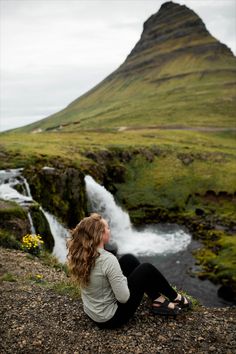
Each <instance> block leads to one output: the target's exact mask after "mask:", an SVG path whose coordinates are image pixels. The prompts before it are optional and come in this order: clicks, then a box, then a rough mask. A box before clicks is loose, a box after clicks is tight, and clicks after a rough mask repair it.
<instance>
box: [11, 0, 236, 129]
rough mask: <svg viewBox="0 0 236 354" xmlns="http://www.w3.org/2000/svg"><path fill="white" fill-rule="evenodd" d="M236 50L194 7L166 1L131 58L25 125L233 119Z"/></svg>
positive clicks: (203, 123)
mask: <svg viewBox="0 0 236 354" xmlns="http://www.w3.org/2000/svg"><path fill="white" fill-rule="evenodd" d="M235 86H236V58H235V56H234V55H233V53H232V52H231V50H230V49H229V48H228V47H227V46H226V45H224V44H222V43H220V42H219V41H218V40H217V39H215V38H214V37H212V36H211V34H210V33H209V32H208V31H207V29H206V27H205V25H204V23H203V22H202V20H201V19H200V18H199V17H198V16H197V15H196V14H195V13H194V12H193V11H192V10H190V9H189V8H187V7H186V6H184V5H179V4H176V3H173V2H171V1H170V2H166V3H165V4H163V5H162V6H161V8H160V10H159V11H158V12H157V13H156V14H154V15H152V16H151V17H150V18H149V19H148V20H147V21H146V22H145V23H144V28H143V32H142V35H141V38H140V40H139V41H138V43H137V44H136V45H135V47H134V48H133V50H132V51H131V53H130V54H129V55H128V57H127V59H126V60H125V62H124V63H123V64H122V65H121V66H120V67H119V68H118V69H117V70H116V71H114V72H113V73H112V74H111V75H109V76H108V77H107V78H106V79H105V80H103V81H102V82H101V83H100V84H99V85H97V86H96V87H94V88H93V89H92V90H90V91H89V92H87V93H86V94H84V95H83V96H81V97H79V98H78V99H77V100H75V101H74V102H72V103H71V104H70V105H69V106H68V107H66V108H65V109H64V110H62V111H60V112H58V113H56V114H54V115H52V116H50V117H48V118H45V119H43V120H40V121H38V122H37V123H34V124H31V125H28V126H25V127H23V128H20V129H18V130H17V131H37V130H39V131H41V130H42V131H45V130H47V131H50V130H61V131H76V130H80V129H116V130H119V129H120V130H122V129H127V127H130V128H135V129H136V128H142V127H153V126H155V127H156V126H160V127H169V126H171V127H173V126H174V127H175V126H180V127H196V126H200V127H209V126H210V127H226V128H230V127H233V126H234V124H235V118H234V117H235V116H234V114H235V107H236V95H235Z"/></svg>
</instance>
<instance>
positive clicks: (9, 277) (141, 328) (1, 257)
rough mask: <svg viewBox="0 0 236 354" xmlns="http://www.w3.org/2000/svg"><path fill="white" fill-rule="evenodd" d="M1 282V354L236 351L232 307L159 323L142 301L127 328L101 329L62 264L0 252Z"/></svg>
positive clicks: (203, 310) (204, 310) (198, 311)
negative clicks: (89, 315)
mask: <svg viewBox="0 0 236 354" xmlns="http://www.w3.org/2000/svg"><path fill="white" fill-rule="evenodd" d="M0 279H1V306H0V312H1V314H0V316H1V324H2V326H1V332H2V333H1V338H2V340H1V343H0V352H1V353H17V354H19V353H22V354H23V353H24V354H27V353H29V354H31V353H40V354H42V353H55V354H60V353H68V354H69V353H83V354H84V353H91V354H92V353H93V354H95V353H104V354H105V353H106V354H108V353H115V354H118V353H122V354H123V353H135V354H138V353H140V354H141V353H145V354H152V353H155V354H156V353H164V354H165V353H166V354H167V353H168V354H169V353H210V352H212V353H227V354H229V353H230V354H231V353H236V350H235V348H236V340H235V331H236V308H235V307H231V308H229V307H225V308H205V307H201V306H200V307H197V308H195V309H194V310H193V311H191V312H188V313H186V314H183V315H181V316H179V317H178V318H177V319H176V320H174V319H169V321H163V320H162V318H160V317H158V316H153V315H151V314H150V312H149V309H148V307H147V304H146V303H145V302H144V303H143V304H142V305H141V306H140V308H139V311H138V312H137V314H136V315H135V317H134V318H133V319H132V320H131V321H130V322H129V324H128V325H126V326H124V327H122V328H120V329H117V330H112V331H111V330H100V329H98V328H97V327H96V326H95V325H94V324H93V323H92V322H91V321H90V320H89V319H88V318H87V317H86V316H85V314H84V313H83V310H82V303H81V299H80V297H79V295H78V294H77V295H76V291H75V292H74V293H73V294H72V292H71V290H72V288H70V287H69V286H68V280H69V279H68V277H67V275H66V273H65V272H64V270H63V267H61V266H60V265H58V264H57V265H55V264H54V267H52V266H49V265H47V264H46V263H45V260H41V259H39V258H35V257H31V256H29V255H28V254H26V253H23V252H21V251H18V250H7V249H3V248H0ZM69 290H70V291H69Z"/></svg>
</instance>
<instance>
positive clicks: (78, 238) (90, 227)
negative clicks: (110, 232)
mask: <svg viewBox="0 0 236 354" xmlns="http://www.w3.org/2000/svg"><path fill="white" fill-rule="evenodd" d="M104 231H105V224H104V221H103V219H102V216H101V215H99V214H96V213H93V214H91V215H90V216H88V217H86V218H84V219H83V220H81V221H80V223H79V224H78V225H77V226H76V227H75V229H74V230H72V231H71V238H70V239H69V240H68V241H67V248H68V255H67V264H68V268H69V271H70V273H71V275H72V277H73V278H74V280H76V281H78V282H79V284H80V286H81V287H86V286H87V285H88V283H89V278H90V272H91V270H92V268H93V267H94V265H95V261H96V259H97V258H98V257H99V253H98V251H97V248H98V245H99V244H100V242H101V240H102V236H103V233H104Z"/></svg>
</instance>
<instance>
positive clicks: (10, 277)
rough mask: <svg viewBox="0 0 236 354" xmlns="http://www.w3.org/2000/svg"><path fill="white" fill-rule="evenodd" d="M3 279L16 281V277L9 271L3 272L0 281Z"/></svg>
mask: <svg viewBox="0 0 236 354" xmlns="http://www.w3.org/2000/svg"><path fill="white" fill-rule="evenodd" d="M3 281H8V282H10V283H12V282H16V281H17V279H16V277H15V276H14V275H13V274H11V273H10V272H7V273H4V274H3V275H1V276H0V283H1V282H3Z"/></svg>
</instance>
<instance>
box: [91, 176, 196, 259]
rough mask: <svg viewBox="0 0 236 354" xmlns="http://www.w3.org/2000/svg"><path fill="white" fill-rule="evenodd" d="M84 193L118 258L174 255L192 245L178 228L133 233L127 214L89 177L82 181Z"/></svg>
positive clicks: (152, 228) (186, 234)
mask: <svg viewBox="0 0 236 354" xmlns="http://www.w3.org/2000/svg"><path fill="white" fill-rule="evenodd" d="M85 183H86V192H87V195H88V199H89V202H90V204H91V209H92V211H93V212H97V213H100V214H101V215H102V216H103V217H104V219H106V220H107V221H108V223H109V225H110V229H111V240H112V241H114V242H115V243H116V244H117V246H118V252H119V253H120V254H124V253H133V254H135V255H138V256H154V255H156V254H168V253H176V252H179V251H181V250H183V249H185V248H186V247H187V246H188V244H189V243H190V242H191V236H190V235H189V234H188V233H186V232H185V231H183V230H182V229H181V228H179V227H177V226H176V228H174V229H173V228H171V229H170V230H169V231H167V232H166V231H161V230H158V227H157V226H156V227H153V226H152V227H146V228H145V229H144V230H143V231H137V230H135V229H134V228H133V227H132V225H131V222H130V218H129V215H128V213H127V212H125V211H124V210H122V209H121V208H120V207H119V206H118V205H117V204H116V202H115V200H114V197H113V196H112V194H111V193H110V192H108V191H107V190H106V189H105V188H104V187H103V186H101V185H99V184H98V183H96V182H95V181H94V179H93V178H92V177H91V176H86V177H85Z"/></svg>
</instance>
